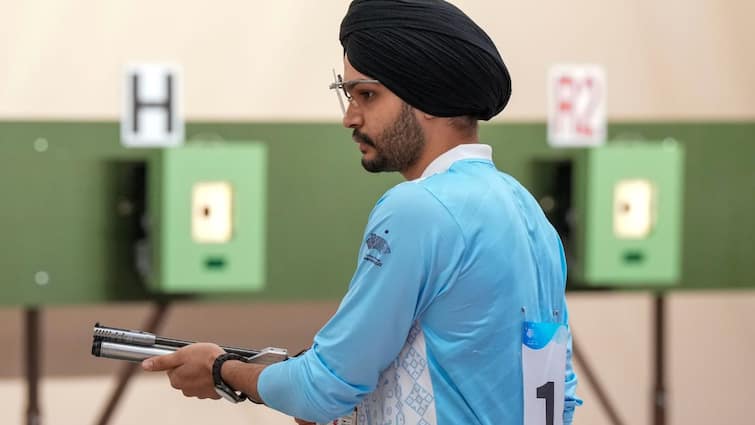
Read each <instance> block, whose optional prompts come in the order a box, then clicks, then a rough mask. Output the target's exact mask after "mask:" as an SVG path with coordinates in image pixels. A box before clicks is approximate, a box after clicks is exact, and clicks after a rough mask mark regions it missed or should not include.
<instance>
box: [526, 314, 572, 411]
mask: <svg viewBox="0 0 755 425" xmlns="http://www.w3.org/2000/svg"><path fill="white" fill-rule="evenodd" d="M568 338H569V331H568V330H567V329H566V326H564V325H562V324H559V323H535V322H524V327H523V335H522V378H523V385H524V425H563V422H564V417H563V416H564V415H563V413H564V379H565V378H564V376H565V375H566V343H567V341H568Z"/></svg>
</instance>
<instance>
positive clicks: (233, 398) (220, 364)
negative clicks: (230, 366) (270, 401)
mask: <svg viewBox="0 0 755 425" xmlns="http://www.w3.org/2000/svg"><path fill="white" fill-rule="evenodd" d="M245 360H246V359H245V358H244V357H242V356H240V355H238V354H233V353H224V354H221V355H219V356H217V357H216V358H215V360H214V361H213V363H212V380H213V383H214V385H215V392H216V393H218V395H220V396H221V397H223V398H225V399H226V400H228V401H230V402H232V403H238V402H240V401H244V400H246V399H247V395H246V394H245V393H244V392H243V391H238V388H235V387H233V386H232V384H231V383H229V382H228V381H226V379H225V378H224V376H223V374H222V370H223V369H224V368H225V367H226V363H229V362H232V361H236V362H243V361H245ZM226 375H227V373H226ZM252 401H254V400H252ZM255 402H256V401H255Z"/></svg>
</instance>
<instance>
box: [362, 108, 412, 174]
mask: <svg viewBox="0 0 755 425" xmlns="http://www.w3.org/2000/svg"><path fill="white" fill-rule="evenodd" d="M353 137H354V139H355V140H358V141H360V142H363V143H365V144H366V145H369V146H372V148H373V149H374V150H375V158H373V159H371V160H367V159H365V158H364V157H362V167H364V169H365V170H367V171H369V172H371V173H379V172H382V171H404V170H406V169H407V168H409V167H410V166H412V165H413V164H414V163H416V162H417V160H418V159H419V157H420V155H421V154H422V150H423V149H424V147H425V134H424V132H423V131H422V127H421V126H420V125H419V122H418V121H417V118H416V117H415V116H414V113H413V112H412V107H411V106H409V105H408V104H406V103H404V104H403V105H402V106H401V112H400V113H399V116H398V119H396V122H394V123H393V125H392V126H390V127H388V128H386V129H385V130H384V131H383V133H382V134H381V135H380V136H378V137H376V138H375V139H372V138H371V137H370V136H368V135H366V134H364V133H361V132H360V131H358V130H356V129H354V135H353Z"/></svg>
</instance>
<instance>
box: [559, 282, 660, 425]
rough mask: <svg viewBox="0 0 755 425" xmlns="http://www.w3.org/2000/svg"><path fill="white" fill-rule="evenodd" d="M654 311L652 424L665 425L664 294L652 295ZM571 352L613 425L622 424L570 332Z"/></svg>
mask: <svg viewBox="0 0 755 425" xmlns="http://www.w3.org/2000/svg"><path fill="white" fill-rule="evenodd" d="M654 302H655V311H654V315H653V329H654V334H653V343H654V344H653V345H654V347H653V350H654V359H653V360H654V374H655V377H654V380H655V388H654V389H653V399H652V405H653V425H666V376H665V373H666V372H665V356H666V350H665V348H666V347H665V332H664V331H665V325H666V316H665V295H664V294H663V293H656V294H655V297H654ZM572 352H573V353H574V359H578V360H579V363H580V364H581V365H582V372H583V376H584V378H585V380H586V381H587V382H588V383H589V384H590V385H591V386H592V387H593V389H594V390H595V393H596V395H597V396H598V401H599V402H600V404H601V406H602V407H603V410H605V412H606V414H607V415H608V418H609V419H610V421H611V423H612V424H613V425H623V424H624V422H623V421H622V420H621V418H619V415H618V413H617V411H616V408H615V406H614V405H613V403H612V402H611V400H610V399H609V398H608V395H606V392H605V390H604V389H603V385H602V384H601V383H600V381H599V380H598V377H597V375H596V374H595V373H593V370H592V367H591V366H590V362H589V361H588V360H587V358H585V356H584V354H583V353H582V351H581V350H580V348H579V345H577V340H576V338H575V337H574V333H573V332H572Z"/></svg>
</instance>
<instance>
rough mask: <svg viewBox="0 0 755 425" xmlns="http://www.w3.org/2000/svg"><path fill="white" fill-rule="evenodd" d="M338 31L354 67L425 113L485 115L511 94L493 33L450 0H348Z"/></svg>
mask: <svg viewBox="0 0 755 425" xmlns="http://www.w3.org/2000/svg"><path fill="white" fill-rule="evenodd" d="M339 38H340V40H341V44H342V45H343V48H344V54H345V55H346V56H348V58H349V62H351V65H352V66H353V67H354V68H355V69H356V70H357V71H359V72H361V73H362V74H365V75H367V76H369V77H371V78H375V79H377V80H379V81H380V82H381V83H382V84H383V85H384V86H386V87H387V88H388V89H389V90H391V91H392V92H393V93H395V94H396V95H397V96H398V97H400V98H401V99H403V100H404V101H405V102H406V103H408V104H409V105H411V106H413V107H415V108H417V109H419V110H421V111H423V112H426V113H428V114H431V115H435V116H438V117H455V116H461V115H471V116H474V117H476V118H478V119H481V120H489V119H490V118H492V117H494V116H495V115H497V114H498V113H499V112H501V111H502V110H503V108H504V107H505V106H506V103H507V102H508V101H509V97H510V96H511V77H510V76H509V72H508V70H507V69H506V65H505V64H504V63H503V59H501V55H500V54H499V53H498V50H497V49H496V47H495V45H494V44H493V41H492V40H491V39H490V37H488V35H487V34H486V33H485V31H483V30H482V29H481V28H480V27H479V26H477V24H475V23H474V22H473V21H472V20H471V19H470V18H469V17H468V16H467V15H465V14H464V12H462V11H461V10H459V9H458V8H456V6H453V5H452V4H450V3H448V2H445V1H442V0H354V1H353V2H352V3H351V6H349V10H348V12H347V13H346V16H345V17H344V18H343V22H341V34H340V37H339Z"/></svg>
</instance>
